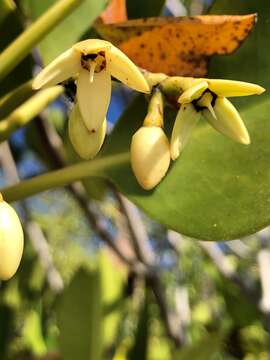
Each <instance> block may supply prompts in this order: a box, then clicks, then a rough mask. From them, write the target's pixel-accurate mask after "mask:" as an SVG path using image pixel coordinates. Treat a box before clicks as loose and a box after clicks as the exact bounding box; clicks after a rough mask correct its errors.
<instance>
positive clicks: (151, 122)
mask: <svg viewBox="0 0 270 360" xmlns="http://www.w3.org/2000/svg"><path fill="white" fill-rule="evenodd" d="M163 108H164V104H163V95H162V93H161V92H160V90H159V89H158V88H155V89H154V91H153V95H152V97H151V99H150V101H149V105H148V110H147V115H146V117H145V119H144V121H143V126H157V127H163Z"/></svg>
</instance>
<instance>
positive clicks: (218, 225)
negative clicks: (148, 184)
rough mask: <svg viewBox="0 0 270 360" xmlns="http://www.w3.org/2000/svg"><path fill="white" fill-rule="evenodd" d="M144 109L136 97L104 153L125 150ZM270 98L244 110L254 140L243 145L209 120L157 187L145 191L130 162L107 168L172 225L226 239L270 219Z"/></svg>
mask: <svg viewBox="0 0 270 360" xmlns="http://www.w3.org/2000/svg"><path fill="white" fill-rule="evenodd" d="M145 111H146V104H145V102H144V99H143V98H142V97H139V98H137V99H136V100H135V102H134V103H133V104H132V106H131V107H130V108H129V109H128V110H127V111H126V112H125V114H124V115H123V117H122V118H121V120H120V121H119V123H118V124H117V126H116V128H115V130H114V132H113V134H112V135H111V137H110V142H109V144H108V146H107V149H106V151H105V153H110V154H112V153H116V154H119V153H122V152H127V151H128V150H129V147H130V142H131V137H132V134H134V132H135V131H136V130H137V129H138V128H139V127H140V126H141V124H142V121H143V118H144V115H145ZM269 112H270V98H269V96H268V97H264V98H262V100H261V102H258V104H253V106H251V107H249V108H246V109H245V110H243V111H242V112H241V115H242V116H243V119H244V120H245V122H246V124H247V127H248V130H249V132H250V136H251V141H252V144H251V145H249V146H245V145H239V144H236V143H234V142H232V141H231V140H229V139H227V138H225V137H223V136H222V135H221V134H219V133H217V132H216V131H215V130H214V129H212V128H211V127H210V126H209V125H208V124H204V123H203V122H202V124H201V126H198V127H197V128H196V129H195V131H194V133H193V136H192V138H191V140H190V142H189V143H188V144H187V146H186V148H185V150H184V151H183V154H182V155H181V157H180V158H178V159H177V160H176V161H175V163H174V164H172V166H171V168H170V170H169V173H168V174H167V176H166V177H165V179H164V180H163V181H162V182H161V183H160V184H159V185H158V186H157V187H156V188H155V189H154V190H153V191H144V190H142V189H141V188H140V187H139V186H138V184H137V182H136V179H135V177H134V175H133V173H132V171H131V167H130V164H129V163H126V164H122V165H119V166H118V167H114V168H111V169H110V170H107V176H109V177H110V178H111V180H112V181H113V182H114V183H115V184H116V186H117V187H118V188H119V189H120V191H122V192H123V193H124V194H126V195H127V196H128V198H129V199H130V200H132V201H134V202H135V203H136V204H137V205H138V206H139V207H141V208H142V209H143V210H145V211H146V213H148V214H149V215H150V216H151V217H152V218H154V219H155V220H157V221H158V222H160V223H162V224H164V225H165V226H167V227H168V228H171V229H174V230H176V231H178V232H180V233H183V234H186V235H188V236H191V237H195V238H198V239H204V240H216V241H217V240H228V239H235V238H238V237H240V236H244V235H248V234H251V233H254V232H256V231H258V230H259V229H261V228H263V227H264V226H266V225H269V223H270V202H269V197H270V186H269V185H270V169H269V158H270V147H269V144H270V121H269V115H268V114H269Z"/></svg>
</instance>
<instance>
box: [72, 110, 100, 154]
mask: <svg viewBox="0 0 270 360" xmlns="http://www.w3.org/2000/svg"><path fill="white" fill-rule="evenodd" d="M106 127H107V122H106V119H103V123H102V125H101V126H100V128H99V129H98V130H97V131H96V132H95V133H92V132H89V130H88V129H87V128H86V126H85V124H84V122H83V120H82V117H81V114H80V109H79V106H78V104H75V105H74V107H73V109H72V111H71V113H70V117H69V122H68V132H69V138H70V141H71V143H72V145H73V147H74V149H75V151H76V152H77V153H78V155H79V156H80V157H81V158H83V159H85V160H88V159H92V158H93V157H95V156H96V155H97V153H98V152H99V150H100V148H101V146H102V144H103V142H104V139H105V135H106Z"/></svg>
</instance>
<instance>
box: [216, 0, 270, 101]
mask: <svg viewBox="0 0 270 360" xmlns="http://www.w3.org/2000/svg"><path fill="white" fill-rule="evenodd" d="M250 13H257V14H258V20H257V24H256V26H255V28H254V30H253V31H252V33H251V35H250V36H249V37H248V39H247V40H246V41H245V42H244V44H243V45H242V46H241V47H240V49H238V50H237V51H236V52H235V53H234V54H232V55H230V56H215V57H213V58H212V59H211V61H210V68H209V71H210V72H209V77H215V78H227V79H235V80H243V81H249V82H254V83H257V84H259V85H261V86H264V87H265V88H266V89H267V91H269V90H270V52H269V38H270V26H269V17H270V2H269V1H268V0H257V1H254V0H245V1H242V0H216V1H215V3H214V5H213V7H212V9H211V14H217V15H224V14H226V15H231V14H239V15H242V14H250ZM256 101H257V99H256V97H251V98H241V99H237V101H236V102H235V103H237V104H243V105H246V104H250V102H256Z"/></svg>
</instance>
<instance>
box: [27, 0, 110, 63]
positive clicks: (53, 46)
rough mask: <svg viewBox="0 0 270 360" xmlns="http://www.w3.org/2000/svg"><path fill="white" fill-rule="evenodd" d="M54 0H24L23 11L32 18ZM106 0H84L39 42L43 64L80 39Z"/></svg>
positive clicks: (37, 15) (38, 14)
mask: <svg viewBox="0 0 270 360" xmlns="http://www.w3.org/2000/svg"><path fill="white" fill-rule="evenodd" d="M54 2H55V1H54V0H42V1H36V0H24V3H25V4H24V5H25V11H26V13H27V14H28V16H30V17H31V18H32V19H33V20H34V19H36V18H37V17H39V16H40V15H41V14H42V13H44V12H45V11H46V10H47V9H48V8H49V7H50V6H51V5H52V4H53V3H54ZM107 2H108V1H107V0H98V1H96V0H85V1H84V2H83V3H82V5H81V6H79V8H78V9H76V10H75V11H73V13H72V14H71V15H69V16H68V17H67V18H66V19H65V20H64V21H63V22H62V23H61V24H59V25H58V26H57V27H56V28H55V29H54V30H53V31H51V32H50V34H48V35H47V36H46V38H45V39H44V40H43V41H42V42H41V43H40V51H41V57H42V60H43V62H44V64H45V65H46V64H48V63H49V62H51V61H52V60H53V59H54V58H55V57H56V56H57V55H59V54H60V53H62V52H63V51H64V50H66V49H68V48H69V47H70V46H72V45H73V44H74V43H76V42H77V41H79V40H80V37H81V36H82V35H83V34H84V32H86V31H87V30H88V29H89V28H90V26H91V24H92V23H93V21H94V20H95V19H96V18H97V16H98V15H99V14H100V13H101V12H102V10H104V8H105V5H106V4H107Z"/></svg>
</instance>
